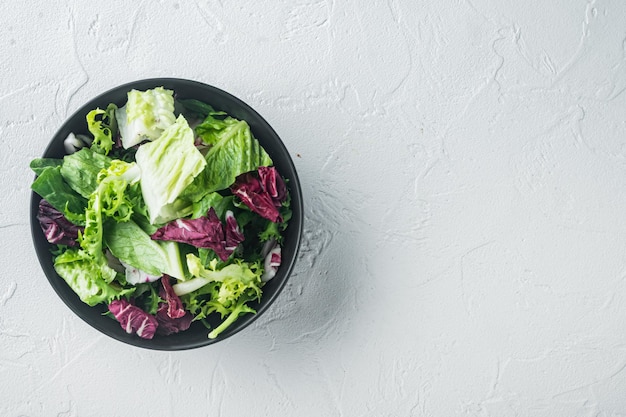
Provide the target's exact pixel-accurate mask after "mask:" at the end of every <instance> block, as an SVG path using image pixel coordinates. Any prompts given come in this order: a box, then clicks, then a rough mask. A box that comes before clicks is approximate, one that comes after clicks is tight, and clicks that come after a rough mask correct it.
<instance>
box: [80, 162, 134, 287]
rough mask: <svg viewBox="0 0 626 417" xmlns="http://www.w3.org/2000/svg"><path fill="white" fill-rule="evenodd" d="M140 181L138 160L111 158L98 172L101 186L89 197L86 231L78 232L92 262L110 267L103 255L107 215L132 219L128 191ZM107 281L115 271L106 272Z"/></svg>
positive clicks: (120, 218) (121, 219)
mask: <svg viewBox="0 0 626 417" xmlns="http://www.w3.org/2000/svg"><path fill="white" fill-rule="evenodd" d="M137 181H139V169H138V168H137V166H136V164H135V163H127V162H123V161H119V160H113V161H111V165H110V166H109V167H108V168H107V169H104V170H102V171H101V172H100V173H99V175H98V187H97V188H96V190H95V191H94V192H93V193H92V194H91V195H90V196H89V201H88V205H87V209H86V210H85V230H84V231H83V234H82V235H79V238H78V241H79V243H80V247H81V248H82V249H83V250H84V251H85V252H86V253H88V254H89V255H90V256H91V258H92V259H93V261H94V262H95V263H96V264H97V265H100V266H101V267H102V269H103V270H107V268H108V269H111V268H110V267H108V266H107V260H106V257H105V255H104V251H103V249H104V247H103V230H104V221H105V218H107V217H109V218H112V219H114V220H116V221H118V222H125V221H129V220H130V218H131V216H132V214H133V208H132V203H131V201H130V199H129V197H128V196H127V194H126V189H127V187H128V186H129V185H130V184H132V183H136V182H137ZM104 277H105V279H108V280H107V282H111V281H110V280H112V279H113V278H115V273H114V271H113V272H111V271H106V272H105V273H104Z"/></svg>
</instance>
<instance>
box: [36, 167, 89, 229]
mask: <svg viewBox="0 0 626 417" xmlns="http://www.w3.org/2000/svg"><path fill="white" fill-rule="evenodd" d="M31 189H32V190H33V191H34V192H36V193H37V194H39V195H40V196H41V197H42V198H43V199H45V200H47V201H48V202H49V203H50V204H51V205H52V207H54V208H55V209H57V210H59V211H60V212H61V213H63V214H64V215H65V217H67V218H68V220H70V221H71V222H73V223H74V224H79V225H83V224H84V222H85V220H84V214H83V213H84V211H85V208H86V207H87V200H86V199H85V198H83V197H82V196H81V195H80V194H78V193H77V192H76V191H74V190H73V189H72V187H70V186H69V185H68V184H67V183H66V182H65V180H64V179H63V176H62V175H61V166H60V165H57V166H48V167H46V168H43V170H42V171H41V173H40V174H39V176H38V177H37V178H36V179H35V181H34V182H33V183H32V184H31Z"/></svg>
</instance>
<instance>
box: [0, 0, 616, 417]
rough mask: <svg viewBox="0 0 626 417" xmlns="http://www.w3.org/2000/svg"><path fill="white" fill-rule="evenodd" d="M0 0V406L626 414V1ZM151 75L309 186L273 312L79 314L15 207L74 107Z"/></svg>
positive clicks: (66, 411) (229, 412)
mask: <svg viewBox="0 0 626 417" xmlns="http://www.w3.org/2000/svg"><path fill="white" fill-rule="evenodd" d="M96 4H97V5H96ZM0 11H1V13H0V57H2V58H1V60H2V77H0V137H1V138H2V139H1V141H2V142H1V143H2V147H3V148H2V152H0V184H1V188H0V195H1V196H2V197H1V198H2V203H1V204H0V232H2V233H0V250H1V251H2V252H1V253H2V259H1V263H0V275H1V276H2V279H1V280H0V383H1V386H2V387H3V388H2V390H1V392H0V415H2V416H15V417H17V416H58V417H70V416H136V417H142V416H165V415H172V416H174V415H177V416H190V417H191V416H236V415H238V416H243V415H255V416H258V415H267V416H296V415H298V416H346V417H347V416H372V417H378V416H478V417H486V416H493V417H501V416H502V417H507V416H546V417H577V416H581V417H582V416H589V417H615V416H625V415H626V92H625V90H626V2H624V1H623V0H612V1H601V0H597V1H590V2H586V1H580V0H553V1H540V0H534V1H515V0H472V1H439V0H425V1H419V2H417V1H412V0H388V1H370V2H356V1H352V2H342V1H334V0H328V1H321V0H318V1H316V0H283V1H264V2H252V1H240V0H237V1H218V0H214V1H195V2H192V1H174V0H171V1H137V2H130V1H118V0H115V1H107V2H98V3H94V2H86V1H78V0H74V1H70V0H66V1H61V0H51V1H45V2H44V1H35V0H25V1H22V2H13V3H10V4H9V3H7V2H4V4H3V5H1V6H0ZM153 76H173V77H183V78H191V79H196V80H199V81H203V82H206V83H209V84H213V85H216V86H218V87H221V88H223V89H225V90H227V91H230V92H232V93H234V94H235V95H238V96H239V97H241V98H243V99H244V100H246V101H247V102H248V103H249V104H251V105H252V106H253V107H254V108H255V109H257V110H258V111H259V112H260V113H261V114H262V115H263V116H264V117H266V119H267V120H268V121H269V122H270V124H272V125H273V126H274V127H275V129H276V130H277V132H278V133H279V135H281V137H282V138H283V140H284V142H285V144H286V145H287V147H288V149H289V150H290V151H291V153H292V155H293V158H294V160H295V163H296V165H297V168H298V170H299V173H300V179H301V182H302V186H303V188H304V192H305V206H306V223H305V239H304V241H303V246H302V251H301V256H300V259H299V263H298V265H297V268H296V273H295V274H294V275H293V277H292V279H291V280H290V283H289V285H288V287H287V288H286V290H285V291H284V292H283V294H281V296H280V298H279V299H278V300H277V302H276V303H275V304H274V305H273V306H272V309H271V311H270V312H269V313H267V315H265V316H263V317H261V318H260V319H259V320H257V321H256V322H255V324H254V326H253V327H251V328H249V329H248V330H246V331H244V332H243V333H240V334H238V335H236V336H234V337H232V338H230V339H228V340H227V341H226V342H224V343H222V344H218V345H215V346H211V347H207V348H203V349H199V350H194V351H186V352H179V353H165V352H152V351H147V350H142V349H136V348H132V347H130V346H127V345H124V344H121V343H119V342H116V341H114V340H111V339H109V338H106V337H104V336H100V335H99V334H98V333H97V332H96V331H95V330H93V329H92V328H90V327H88V326H87V325H86V324H84V323H83V322H82V321H81V320H80V319H78V318H76V317H75V316H74V315H73V314H72V313H71V312H70V311H69V309H68V308H66V307H65V306H64V305H63V304H62V303H61V301H60V300H58V299H57V298H56V297H55V295H54V293H53V291H52V289H51V287H50V286H49V285H48V283H47V282H46V279H45V277H44V275H43V273H42V272H41V270H40V268H39V265H38V263H37V260H36V257H35V253H34V249H33V248H32V245H31V241H30V229H29V224H28V214H27V211H28V203H29V186H30V181H31V180H32V174H31V172H30V171H29V168H28V162H29V161H30V160H31V159H32V158H34V157H36V156H39V155H40V154H41V153H42V152H43V150H44V147H45V145H46V143H47V141H48V140H49V138H50V136H51V135H52V134H53V133H54V131H55V130H56V129H57V128H58V127H59V126H60V124H61V123H62V121H63V120H64V119H65V117H67V116H68V115H69V114H70V113H72V112H73V111H74V110H75V109H76V108H77V107H78V106H79V105H81V104H82V103H83V102H85V101H86V100H88V99H90V98H92V97H93V96H95V95H96V94H98V93H100V92H101V91H103V90H105V89H108V88H110V87H113V86H115V85H117V84H120V83H123V82H127V81H131V80H135V79H139V78H146V77H153Z"/></svg>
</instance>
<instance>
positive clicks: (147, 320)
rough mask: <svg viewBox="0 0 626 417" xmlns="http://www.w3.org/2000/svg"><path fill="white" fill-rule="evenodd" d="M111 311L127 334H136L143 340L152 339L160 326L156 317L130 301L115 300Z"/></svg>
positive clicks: (110, 307) (110, 308) (112, 302)
mask: <svg viewBox="0 0 626 417" xmlns="http://www.w3.org/2000/svg"><path fill="white" fill-rule="evenodd" d="M109 311H110V312H111V313H112V314H113V315H114V316H115V318H116V319H117V321H118V322H119V323H120V325H121V326H122V328H123V329H124V330H126V333H129V334H132V333H136V334H137V336H139V337H141V338H143V339H152V338H153V337H154V334H155V332H156V330H157V327H158V325H159V323H158V321H157V319H156V317H154V316H153V315H151V314H148V313H146V312H145V311H143V310H142V309H140V308H139V307H137V306H135V305H133V304H131V303H130V302H129V301H128V300H124V299H120V300H113V301H111V302H110V303H109Z"/></svg>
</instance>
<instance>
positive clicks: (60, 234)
mask: <svg viewBox="0 0 626 417" xmlns="http://www.w3.org/2000/svg"><path fill="white" fill-rule="evenodd" d="M37 220H39V224H40V225H41V230H43V233H44V235H45V236H46V240H48V242H50V243H55V244H59V245H67V246H78V241H77V239H78V232H79V231H82V230H83V229H84V227H81V226H77V225H75V224H74V223H72V222H70V221H69V220H67V219H66V218H65V216H64V215H63V213H61V212H60V211H58V210H57V209H55V208H54V207H52V205H51V204H50V203H48V201H46V200H41V201H39V210H38V211H37Z"/></svg>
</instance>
